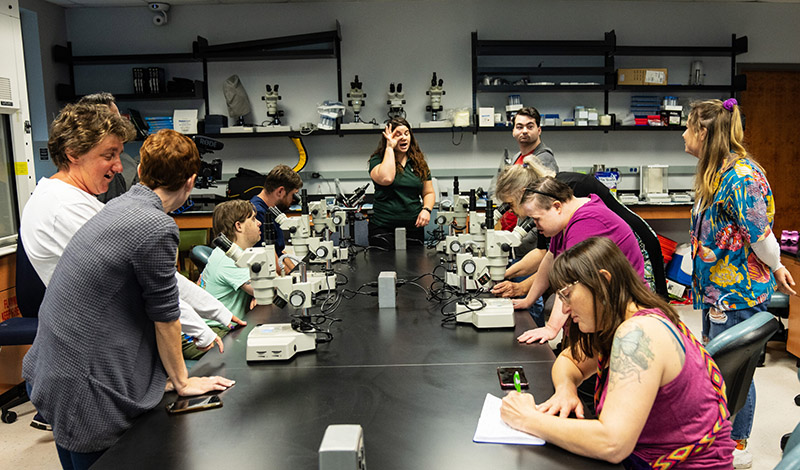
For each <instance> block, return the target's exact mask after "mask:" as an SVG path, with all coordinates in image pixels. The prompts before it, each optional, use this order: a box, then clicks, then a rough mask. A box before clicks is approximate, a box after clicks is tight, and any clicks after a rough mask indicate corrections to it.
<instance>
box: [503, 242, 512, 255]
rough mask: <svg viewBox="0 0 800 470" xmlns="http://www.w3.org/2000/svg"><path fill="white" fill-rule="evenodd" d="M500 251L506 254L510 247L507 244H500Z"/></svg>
mask: <svg viewBox="0 0 800 470" xmlns="http://www.w3.org/2000/svg"><path fill="white" fill-rule="evenodd" d="M500 249H501V250H503V251H505V252H506V253H508V252H509V251H511V245H509V244H508V243H501V244H500Z"/></svg>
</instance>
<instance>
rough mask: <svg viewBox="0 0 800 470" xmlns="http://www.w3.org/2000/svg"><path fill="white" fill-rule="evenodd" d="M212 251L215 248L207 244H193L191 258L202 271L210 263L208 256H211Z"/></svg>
mask: <svg viewBox="0 0 800 470" xmlns="http://www.w3.org/2000/svg"><path fill="white" fill-rule="evenodd" d="M212 251H214V249H213V248H211V247H208V246H205V245H196V246H193V247H192V251H190V252H189V259H191V260H192V263H194V264H195V266H197V268H198V269H200V270H201V271H202V270H203V269H204V268H205V267H206V264H208V257H209V256H211V252H212Z"/></svg>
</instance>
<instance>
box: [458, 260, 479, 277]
mask: <svg viewBox="0 0 800 470" xmlns="http://www.w3.org/2000/svg"><path fill="white" fill-rule="evenodd" d="M461 269H462V270H463V271H464V272H465V273H466V274H467V275H469V276H471V275H473V274H475V270H476V267H475V262H474V261H472V260H471V259H468V260H466V261H464V263H463V264H462V265H461Z"/></svg>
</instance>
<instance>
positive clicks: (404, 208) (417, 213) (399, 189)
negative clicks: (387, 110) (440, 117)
mask: <svg viewBox="0 0 800 470" xmlns="http://www.w3.org/2000/svg"><path fill="white" fill-rule="evenodd" d="M369 176H370V178H372V181H373V182H374V183H375V199H374V201H373V214H372V216H371V217H370V219H369V242H370V245H377V246H384V247H392V246H394V230H395V229H396V228H398V227H405V229H406V237H407V238H410V239H415V240H419V241H420V242H422V241H424V239H425V226H426V225H428V222H430V220H431V210H432V209H433V204H434V203H435V202H436V195H435V194H434V191H433V183H432V182H431V171H430V169H429V168H428V164H427V163H426V162H425V155H423V154H422V151H421V150H420V149H419V145H418V144H417V140H416V139H415V138H414V135H413V134H412V133H411V126H410V125H409V124H408V122H407V121H406V120H405V119H402V118H394V119H392V120H391V121H389V123H388V124H387V125H386V129H384V131H383V135H382V136H381V142H380V144H379V145H378V148H377V149H375V152H373V154H372V156H371V157H370V159H369Z"/></svg>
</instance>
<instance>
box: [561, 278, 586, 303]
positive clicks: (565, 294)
mask: <svg viewBox="0 0 800 470" xmlns="http://www.w3.org/2000/svg"><path fill="white" fill-rule="evenodd" d="M579 282H580V281H575V282H573V283H572V284H567V285H566V286H564V287H562V288H561V289H558V290H557V291H556V295H558V298H559V299H561V303H563V304H564V305H569V304H570V300H569V296H570V295H571V294H572V288H573V287H575V285H577V284H578V283H579Z"/></svg>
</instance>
